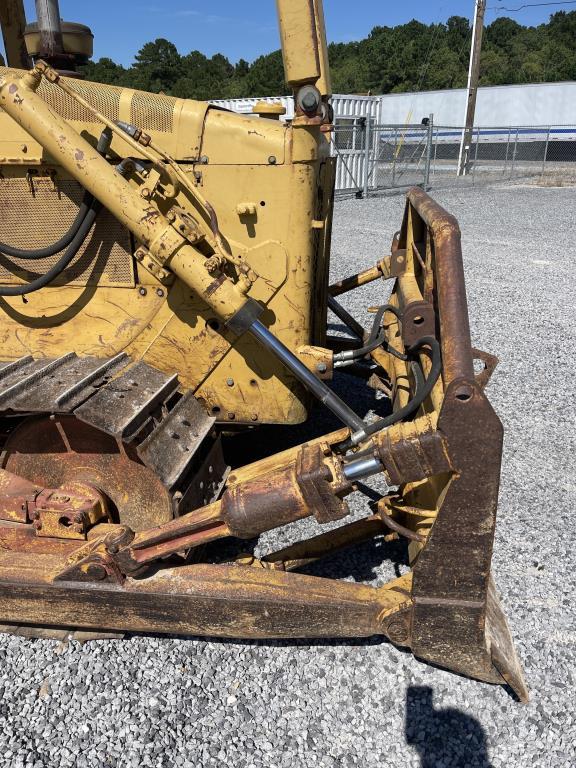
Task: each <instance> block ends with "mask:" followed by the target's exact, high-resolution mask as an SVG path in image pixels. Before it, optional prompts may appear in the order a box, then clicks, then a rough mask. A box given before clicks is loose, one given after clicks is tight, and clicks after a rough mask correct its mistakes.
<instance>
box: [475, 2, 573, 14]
mask: <svg viewBox="0 0 576 768" xmlns="http://www.w3.org/2000/svg"><path fill="white" fill-rule="evenodd" d="M543 5H576V0H557V2H555V3H525V4H524V5H519V6H518V8H507V7H506V6H505V5H491V6H490V7H489V8H487V9H486V10H488V11H510V12H511V13H515V12H516V11H521V10H522V9H523V8H536V7H540V6H543Z"/></svg>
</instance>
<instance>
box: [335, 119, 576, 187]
mask: <svg viewBox="0 0 576 768" xmlns="http://www.w3.org/2000/svg"><path fill="white" fill-rule="evenodd" d="M462 133H463V129H462V128H461V127H454V126H436V125H434V121H433V117H432V116H430V119H429V120H427V121H425V124H420V125H379V124H378V123H376V122H375V121H374V120H373V119H372V118H368V117H349V118H339V119H338V121H337V123H336V125H335V128H334V132H333V136H332V151H333V154H334V155H335V156H336V158H337V161H338V162H337V180H336V189H337V191H338V192H340V193H348V194H350V193H353V194H355V195H356V196H357V197H365V196H368V195H369V194H373V193H377V192H379V191H384V190H393V189H405V188H407V187H411V186H415V185H418V186H422V187H423V188H424V189H429V188H430V187H433V186H434V187H438V186H451V185H456V184H464V185H473V184H482V183H494V182H498V181H513V180H522V179H524V180H526V181H530V182H531V183H539V184H551V185H552V184H573V183H576V126H514V127H505V128H502V127H492V128H475V129H474V130H473V131H472V135H471V139H470V143H469V145H468V146H466V147H465V149H464V158H465V164H464V166H465V167H464V173H463V174H461V175H459V174H458V168H459V156H460V145H461V140H462Z"/></svg>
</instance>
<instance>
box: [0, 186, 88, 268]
mask: <svg viewBox="0 0 576 768" xmlns="http://www.w3.org/2000/svg"><path fill="white" fill-rule="evenodd" d="M93 202H94V198H93V197H92V195H91V194H90V193H89V192H86V193H85V194H84V199H83V200H82V202H81V203H80V207H79V208H78V213H77V214H76V218H75V219H74V221H73V222H72V224H71V226H70V229H69V230H68V232H66V234H65V235H62V237H61V238H60V240H58V241H57V242H55V243H52V245H47V246H46V248H38V249H36V250H24V249H22V248H13V247H12V246H11V245H7V244H6V243H1V242H0V256H11V257H12V258H15V259H46V258H48V257H49V256H54V254H55V253H60V251H63V250H64V249H65V248H68V246H69V245H70V243H71V242H72V240H74V238H75V237H76V235H77V234H78V231H79V229H80V227H81V226H82V222H83V221H84V219H85V218H86V216H87V215H88V212H89V210H90V208H91V206H92V204H93Z"/></svg>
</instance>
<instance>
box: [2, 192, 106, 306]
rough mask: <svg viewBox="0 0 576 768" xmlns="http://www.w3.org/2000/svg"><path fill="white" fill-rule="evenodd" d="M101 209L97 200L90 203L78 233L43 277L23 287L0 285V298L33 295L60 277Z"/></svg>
mask: <svg viewBox="0 0 576 768" xmlns="http://www.w3.org/2000/svg"><path fill="white" fill-rule="evenodd" d="M101 208H102V205H101V204H100V203H99V202H98V201H97V200H93V201H92V205H91V207H90V209H89V210H88V213H87V214H86V215H85V216H84V219H83V221H82V223H81V224H80V227H79V228H78V231H77V232H76V234H75V235H74V237H73V239H72V242H71V243H70V245H69V246H68V248H67V249H66V251H65V252H64V253H63V254H62V256H61V257H60V258H59V259H58V261H57V262H56V264H54V266H52V267H51V268H50V269H49V270H48V272H46V273H45V274H44V275H40V277H38V278H36V280H33V281H32V282H31V283H26V284H24V285H14V286H6V285H2V286H0V296H24V295H25V294H27V293H34V291H39V290H40V288H44V287H45V286H47V285H48V283H51V282H52V280H54V279H55V278H56V277H58V275H60V274H61V273H62V272H63V271H64V270H65V269H66V267H67V266H68V265H69V264H70V262H71V261H72V259H73V258H74V257H75V256H76V254H77V253H78V251H79V250H80V247H81V245H82V243H83V242H84V240H85V239H86V237H87V235H88V232H90V229H91V227H92V225H93V224H94V221H95V220H96V216H97V215H98V213H99V211H100V209H101Z"/></svg>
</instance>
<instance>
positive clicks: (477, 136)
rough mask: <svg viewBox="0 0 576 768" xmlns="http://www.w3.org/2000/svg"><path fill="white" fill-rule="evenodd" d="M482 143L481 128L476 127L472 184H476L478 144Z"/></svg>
mask: <svg viewBox="0 0 576 768" xmlns="http://www.w3.org/2000/svg"><path fill="white" fill-rule="evenodd" d="M479 144H480V128H476V150H475V152H474V168H473V169H472V184H476V166H477V165H478V145H479Z"/></svg>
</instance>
